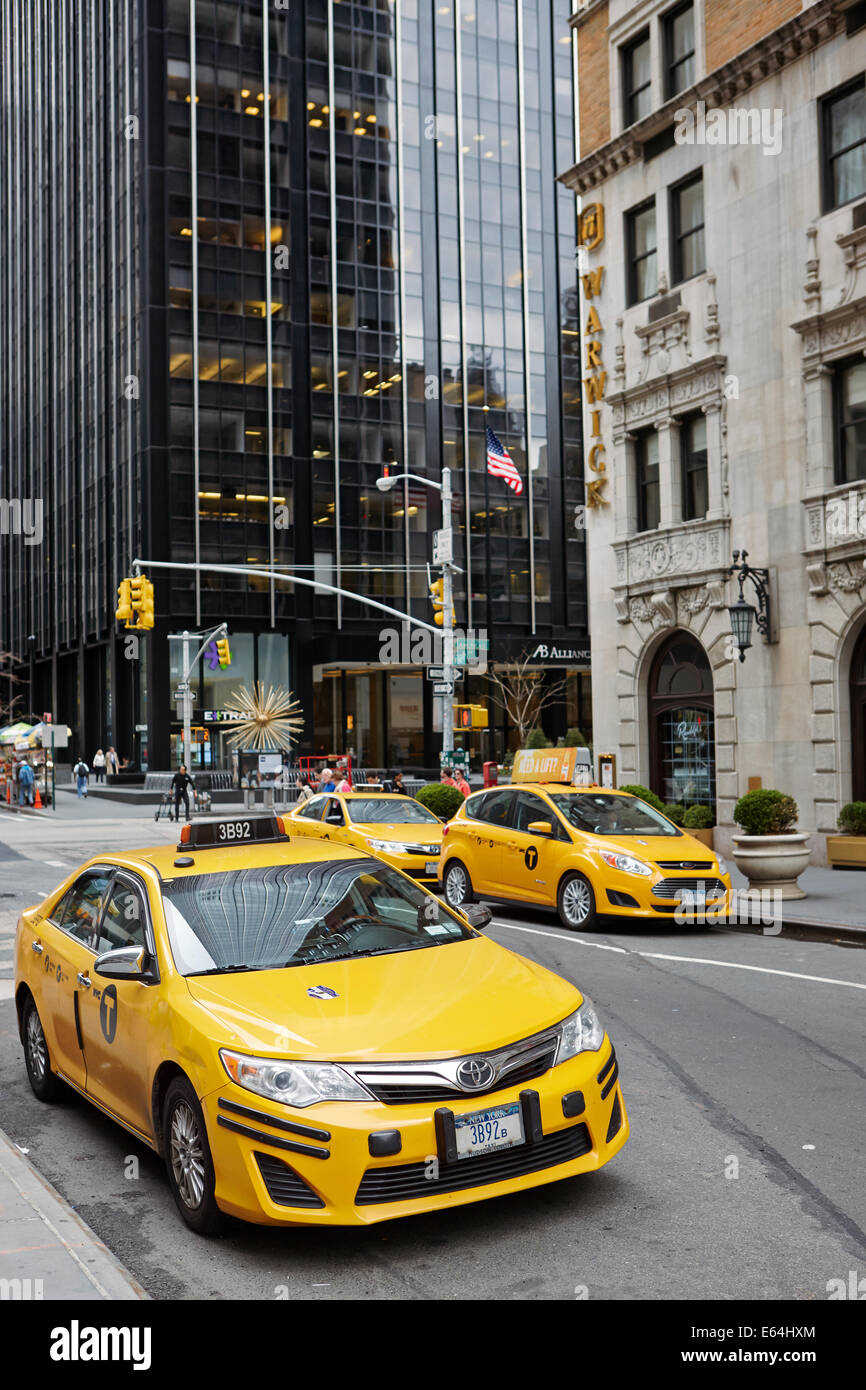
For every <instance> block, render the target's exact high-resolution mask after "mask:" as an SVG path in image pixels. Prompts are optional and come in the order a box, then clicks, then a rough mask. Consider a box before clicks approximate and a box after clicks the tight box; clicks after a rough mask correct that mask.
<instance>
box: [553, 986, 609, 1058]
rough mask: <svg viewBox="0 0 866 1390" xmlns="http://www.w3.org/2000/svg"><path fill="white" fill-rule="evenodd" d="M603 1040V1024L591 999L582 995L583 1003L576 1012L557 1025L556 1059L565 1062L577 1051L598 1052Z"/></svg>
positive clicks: (575, 1054)
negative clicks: (557, 1043) (557, 1044)
mask: <svg viewBox="0 0 866 1390" xmlns="http://www.w3.org/2000/svg"><path fill="white" fill-rule="evenodd" d="M603 1042H604V1025H603V1024H602V1023H601V1022H600V1020H599V1017H598V1014H597V1013H596V1012H595V1006H594V1004H593V1002H592V1000H591V999H589V998H587V997H586V996H584V1000H583V1003H582V1004H581V1006H580V1008H579V1009H578V1010H577V1012H576V1013H573V1014H571V1015H570V1016H569V1017H568V1018H567V1019H566V1020H565V1022H564V1023H561V1024H560V1025H559V1046H558V1048H557V1049H556V1061H555V1062H554V1066H557V1067H558V1066H559V1064H560V1062H567V1061H568V1060H569V1058H570V1057H576V1056H577V1054H578V1053H579V1052H598V1049H599V1048H600V1047H601V1045H602V1043H603Z"/></svg>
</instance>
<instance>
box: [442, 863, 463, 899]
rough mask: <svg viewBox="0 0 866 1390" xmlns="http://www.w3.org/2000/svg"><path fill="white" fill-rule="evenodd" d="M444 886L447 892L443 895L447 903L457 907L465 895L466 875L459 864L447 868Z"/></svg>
mask: <svg viewBox="0 0 866 1390" xmlns="http://www.w3.org/2000/svg"><path fill="white" fill-rule="evenodd" d="M446 887H447V892H446V895H445V896H446V897H447V899H448V901H449V903H450V904H451V906H452V907H459V906H460V904H461V903H462V901H463V899H464V898H465V897H466V875H465V874H464V872H463V870H462V869H461V868H460V866H459V864H455V865H454V868H453V869H449V870H448V882H447V884H446Z"/></svg>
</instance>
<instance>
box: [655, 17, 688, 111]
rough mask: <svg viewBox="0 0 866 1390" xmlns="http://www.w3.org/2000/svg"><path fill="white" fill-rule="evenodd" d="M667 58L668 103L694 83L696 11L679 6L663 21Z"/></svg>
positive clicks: (666, 84) (665, 85)
mask: <svg viewBox="0 0 866 1390" xmlns="http://www.w3.org/2000/svg"><path fill="white" fill-rule="evenodd" d="M662 25H663V36H664V55H665V82H664V88H665V101H669V100H670V98H671V97H674V96H676V94H677V92H682V91H684V90H685V88H686V87H691V85H692V83H693V82H694V80H695V8H694V5H692V4H691V3H689V4H688V5H680V6H679V7H678V8H677V9H675V10H671V11H670V13H669V14H666V15H665V16H664V19H663V20H662Z"/></svg>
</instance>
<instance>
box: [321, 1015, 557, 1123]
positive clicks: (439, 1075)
mask: <svg viewBox="0 0 866 1390" xmlns="http://www.w3.org/2000/svg"><path fill="white" fill-rule="evenodd" d="M558 1042H559V1027H558V1026H557V1027H556V1028H554V1029H547V1030H546V1031H545V1032H544V1033H535V1034H533V1035H532V1036H531V1037H529V1038H522V1039H521V1040H520V1041H519V1042H515V1043H510V1044H509V1045H508V1046H507V1047H501V1048H497V1049H496V1050H495V1051H493V1052H470V1053H466V1054H465V1055H464V1056H462V1057H447V1058H442V1059H436V1060H434V1061H424V1062H414V1061H413V1062H376V1063H365V1062H358V1063H347V1062H341V1063H340V1066H341V1067H343V1069H344V1070H345V1071H348V1072H351V1074H352V1076H354V1077H355V1079H356V1080H357V1081H359V1082H360V1083H361V1085H362V1086H366V1088H367V1090H368V1091H370V1092H371V1093H372V1094H373V1095H374V1096H375V1097H376V1099H377V1100H380V1101H382V1102H383V1104H385V1105H418V1104H424V1103H427V1102H430V1103H431V1104H438V1103H441V1102H443V1101H454V1100H457V1099H460V1098H465V1099H472V1098H473V1097H475V1096H488V1095H492V1094H493V1093H494V1092H495V1091H502V1090H505V1088H506V1087H509V1086H521V1085H523V1084H524V1082H526V1081H531V1080H533V1079H534V1078H535V1077H538V1076H543V1075H544V1073H545V1072H546V1071H549V1070H550V1068H551V1067H552V1066H553V1065H554V1062H555V1060H556V1049H557V1045H558ZM465 1062H478V1063H482V1064H483V1063H489V1065H490V1069H492V1075H491V1076H490V1077H489V1079H485V1080H483V1081H482V1082H480V1083H479V1084H478V1085H465V1084H463V1082H461V1080H460V1078H459V1076H458V1073H459V1070H460V1068H461V1066H462V1065H463V1063H465ZM483 1069H484V1070H487V1068H486V1067H485V1068H483Z"/></svg>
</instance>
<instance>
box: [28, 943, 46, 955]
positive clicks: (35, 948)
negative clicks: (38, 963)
mask: <svg viewBox="0 0 866 1390" xmlns="http://www.w3.org/2000/svg"><path fill="white" fill-rule="evenodd" d="M30 949H31V951H35V952H36V954H37V956H41V955H42V952H43V951H44V950H45V947H44V946H43V945H42V942H41V941H31V943H30Z"/></svg>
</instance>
